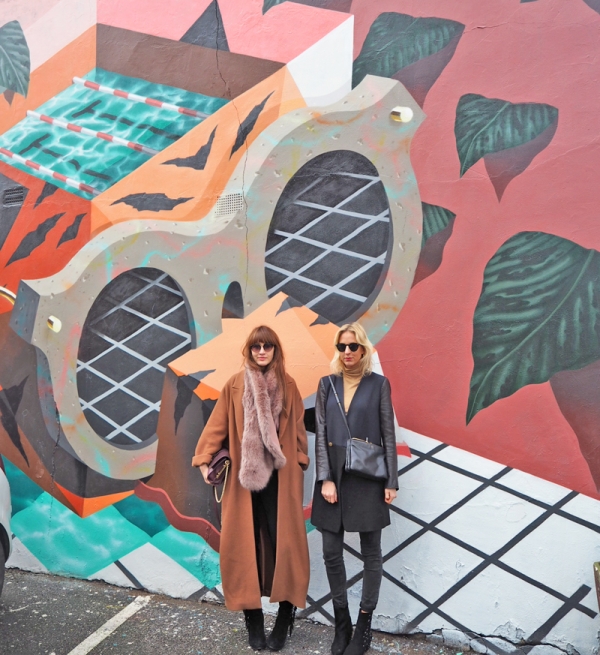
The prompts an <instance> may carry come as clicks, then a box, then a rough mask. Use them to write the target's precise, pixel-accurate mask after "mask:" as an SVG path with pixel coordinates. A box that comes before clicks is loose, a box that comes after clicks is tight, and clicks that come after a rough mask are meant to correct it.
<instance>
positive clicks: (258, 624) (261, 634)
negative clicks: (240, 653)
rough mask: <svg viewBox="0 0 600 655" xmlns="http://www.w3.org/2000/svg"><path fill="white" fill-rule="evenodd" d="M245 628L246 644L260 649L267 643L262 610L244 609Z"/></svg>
mask: <svg viewBox="0 0 600 655" xmlns="http://www.w3.org/2000/svg"><path fill="white" fill-rule="evenodd" d="M244 619H246V628H247V630H248V644H249V645H250V648H253V649H254V650H262V649H263V648H265V646H266V645H267V640H266V639H265V617H264V616H263V611H262V610H244Z"/></svg>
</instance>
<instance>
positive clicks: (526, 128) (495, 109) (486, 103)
mask: <svg viewBox="0 0 600 655" xmlns="http://www.w3.org/2000/svg"><path fill="white" fill-rule="evenodd" d="M557 120H558V109H556V107H552V106H551V105H545V104H542V103H536V102H522V103H518V104H513V103H512V102H508V101H506V100H497V99H493V98H485V97H484V96H480V95H477V94H476V93H468V94H467V95H464V96H462V98H461V99H460V100H459V101H458V106H457V107H456V121H455V123H454V134H455V136H456V149H457V150H458V158H459V159H460V175H461V177H462V176H463V175H464V174H465V173H466V172H467V171H468V170H469V168H471V166H473V164H475V163H476V162H478V161H479V160H480V159H481V158H482V157H484V156H485V155H488V154H491V153H494V152H499V151H500V150H507V149H508V148H515V147H516V146H521V145H523V144H524V143H529V141H532V140H533V139H535V138H536V137H537V136H539V135H540V134H541V133H542V132H543V131H544V130H545V129H546V128H548V127H550V125H552V124H553V123H554V122H555V121H557Z"/></svg>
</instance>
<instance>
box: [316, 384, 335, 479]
mask: <svg viewBox="0 0 600 655" xmlns="http://www.w3.org/2000/svg"><path fill="white" fill-rule="evenodd" d="M326 405H327V391H326V389H325V385H324V384H323V379H321V380H320V381H319V388H318V389H317V398H316V400H315V424H316V428H315V429H316V431H317V432H316V435H315V455H316V469H317V482H324V481H325V480H333V477H332V475H331V466H330V464H329V454H328V452H327V424H326V422H325V407H326Z"/></svg>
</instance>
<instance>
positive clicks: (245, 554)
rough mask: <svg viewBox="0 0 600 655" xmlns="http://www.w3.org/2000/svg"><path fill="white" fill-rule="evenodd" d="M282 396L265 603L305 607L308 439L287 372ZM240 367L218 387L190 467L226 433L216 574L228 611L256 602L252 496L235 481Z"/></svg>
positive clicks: (239, 429) (300, 406)
mask: <svg viewBox="0 0 600 655" xmlns="http://www.w3.org/2000/svg"><path fill="white" fill-rule="evenodd" d="M286 391H287V401H286V404H285V407H284V410H283V411H282V413H281V416H280V423H279V441H280V444H281V449H282V451H283V454H284V455H285V457H286V459H287V463H286V465H285V466H284V467H283V468H282V469H280V470H279V496H278V507H277V561H276V564H275V576H274V580H273V589H272V593H271V602H273V603H276V602H280V601H283V600H287V601H289V602H290V603H292V604H293V605H296V606H297V607H305V605H306V593H307V591H308V579H309V572H310V565H309V559H308V543H307V540H306V527H305V523H304V514H303V510H302V497H303V491H304V471H305V470H306V468H307V466H308V463H309V459H308V454H307V453H308V441H307V438H306V431H305V429H304V404H303V402H302V397H301V396H300V392H299V391H298V387H297V386H296V383H295V382H294V380H293V379H292V378H291V377H290V376H289V375H288V376H287V389H286ZM243 393H244V371H240V372H239V373H237V374H236V375H234V376H233V377H232V378H231V379H230V380H229V381H228V382H227V383H226V384H225V386H224V387H223V390H222V391H221V395H220V396H219V400H218V401H217V404H216V405H215V408H214V409H213V412H212V414H211V415H210V418H209V419H208V422H207V424H206V427H205V428H204V430H203V431H202V435H201V436H200V439H199V441H198V445H197V446H196V455H195V456H194V458H193V459H192V465H193V466H200V465H201V464H209V463H210V460H211V459H212V457H213V455H214V454H215V453H216V452H217V451H218V450H219V449H220V448H221V447H222V445H223V444H224V441H225V439H226V438H227V437H229V452H230V455H231V471H230V473H229V479H228V482H227V487H226V489H225V494H224V496H223V505H222V510H223V515H222V530H221V548H220V558H221V577H222V581H223V594H224V596H225V604H226V606H227V608H228V609H230V610H242V609H257V608H259V607H260V606H261V601H260V585H259V580H258V568H257V565H256V552H255V546H254V525H253V520H252V498H251V496H250V491H248V490H247V489H244V487H242V485H241V484H240V481H239V477H238V476H239V471H240V463H241V455H242V434H243V429H244V410H243V407H242V396H243Z"/></svg>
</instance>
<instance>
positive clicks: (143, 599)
mask: <svg viewBox="0 0 600 655" xmlns="http://www.w3.org/2000/svg"><path fill="white" fill-rule="evenodd" d="M149 602H150V596H138V597H137V598H136V599H135V600H134V601H133V602H132V603H129V605H127V607H126V608H125V609H122V610H121V611H120V612H119V613H118V614H115V615H114V616H113V617H112V619H109V620H108V621H107V622H106V623H105V624H104V625H102V626H100V627H99V628H98V630H96V632H93V633H92V634H91V635H90V636H89V637H88V638H87V639H84V640H83V641H82V642H81V643H80V644H79V645H78V646H75V648H74V649H73V650H72V651H70V652H69V653H68V655H87V653H89V652H90V651H91V650H93V649H94V648H96V646H97V645H98V644H99V643H100V642H102V641H104V640H105V639H106V638H107V637H108V636H109V635H111V634H112V633H113V632H114V631H115V630H116V629H117V628H118V627H119V626H121V625H123V623H125V621H127V619H129V618H131V617H132V616H133V615H134V614H135V613H136V612H138V611H139V610H141V609H142V607H144V606H145V605H147V604H148V603H149Z"/></svg>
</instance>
